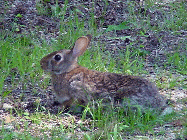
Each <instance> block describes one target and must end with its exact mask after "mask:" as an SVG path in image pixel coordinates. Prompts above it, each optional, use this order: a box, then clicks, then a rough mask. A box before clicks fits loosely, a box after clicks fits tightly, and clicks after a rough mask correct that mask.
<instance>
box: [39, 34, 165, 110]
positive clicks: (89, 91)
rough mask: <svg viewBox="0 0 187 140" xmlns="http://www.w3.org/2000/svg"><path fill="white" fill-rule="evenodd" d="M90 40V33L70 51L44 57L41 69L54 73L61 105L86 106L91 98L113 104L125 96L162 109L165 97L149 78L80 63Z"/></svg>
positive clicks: (134, 103)
mask: <svg viewBox="0 0 187 140" xmlns="http://www.w3.org/2000/svg"><path fill="white" fill-rule="evenodd" d="M90 41H91V35H87V36H82V37H80V38H78V39H77V41H76V42H75V45H74V47H73V48H72V49H71V50H59V51H55V52H53V53H51V54H49V55H47V56H45V57H44V58H42V60H41V62H40V64H41V67H42V69H44V70H46V71H49V72H50V73H51V75H52V83H53V86H54V90H55V92H56V98H57V100H58V102H59V103H60V104H62V105H63V106H65V107H69V106H71V105H72V104H74V102H75V101H76V103H78V104H82V105H86V104H87V103H88V102H89V101H90V100H91V101H92V100H97V99H103V101H104V102H105V101H108V100H110V101H112V102H113V103H114V104H118V103H122V101H124V98H127V99H129V101H130V104H132V105H140V106H142V107H143V108H144V107H151V108H161V107H163V106H164V104H165V100H164V99H163V97H162V96H161V95H160V94H159V93H158V90H157V88H156V86H155V85H153V84H152V83H151V82H149V81H148V80H146V79H143V78H141V77H137V76H131V75H121V74H116V73H107V72H99V71H94V70H89V69H87V68H85V67H82V66H79V65H78V64H77V58H78V57H79V56H80V55H82V54H83V53H84V52H85V51H86V49H87V47H88V45H89V43H90Z"/></svg>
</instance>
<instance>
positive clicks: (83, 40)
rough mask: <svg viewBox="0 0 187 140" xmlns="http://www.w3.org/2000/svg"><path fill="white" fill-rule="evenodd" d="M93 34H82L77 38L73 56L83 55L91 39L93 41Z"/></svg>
mask: <svg viewBox="0 0 187 140" xmlns="http://www.w3.org/2000/svg"><path fill="white" fill-rule="evenodd" d="M91 38H92V36H91V35H87V36H82V37H80V38H78V39H77V41H76V42H75V46H74V47H73V49H72V56H73V57H79V56H81V55H82V54H83V53H84V52H85V51H86V49H87V47H88V45H89V43H90V41H91Z"/></svg>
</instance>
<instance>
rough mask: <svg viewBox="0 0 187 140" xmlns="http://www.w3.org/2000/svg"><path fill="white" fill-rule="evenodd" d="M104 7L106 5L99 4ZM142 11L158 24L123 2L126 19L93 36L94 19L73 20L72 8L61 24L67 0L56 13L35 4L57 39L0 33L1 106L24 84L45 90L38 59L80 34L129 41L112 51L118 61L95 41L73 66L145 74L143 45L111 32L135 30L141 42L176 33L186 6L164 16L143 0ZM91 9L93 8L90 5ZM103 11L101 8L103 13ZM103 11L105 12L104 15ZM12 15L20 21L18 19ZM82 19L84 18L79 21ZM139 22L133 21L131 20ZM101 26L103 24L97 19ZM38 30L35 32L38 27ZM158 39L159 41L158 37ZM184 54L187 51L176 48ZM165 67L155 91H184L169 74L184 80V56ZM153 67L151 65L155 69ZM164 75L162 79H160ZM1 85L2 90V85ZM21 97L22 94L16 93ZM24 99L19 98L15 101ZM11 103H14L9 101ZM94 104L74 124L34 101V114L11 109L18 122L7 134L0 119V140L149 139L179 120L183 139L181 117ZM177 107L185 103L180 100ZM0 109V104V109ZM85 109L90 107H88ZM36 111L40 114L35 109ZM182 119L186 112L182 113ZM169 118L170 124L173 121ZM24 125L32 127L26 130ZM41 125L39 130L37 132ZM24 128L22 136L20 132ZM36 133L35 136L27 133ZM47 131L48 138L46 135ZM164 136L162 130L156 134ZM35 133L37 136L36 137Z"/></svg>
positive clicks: (176, 56)
mask: <svg viewBox="0 0 187 140" xmlns="http://www.w3.org/2000/svg"><path fill="white" fill-rule="evenodd" d="M105 2H106V4H108V3H107V1H105ZM146 4H147V5H146V6H145V10H148V8H153V9H155V7H156V8H160V9H161V12H162V13H163V18H162V22H160V21H159V20H158V25H154V26H152V25H151V19H150V17H149V16H146V15H145V13H144V14H142V13H141V12H140V11H138V13H137V12H136V11H135V10H134V8H133V7H135V6H134V3H133V2H129V7H128V11H129V17H128V18H127V21H124V22H122V23H121V24H119V25H110V26H108V28H107V29H106V30H105V31H102V32H101V31H98V30H97V27H96V25H95V17H94V16H95V15H94V13H90V18H89V21H86V20H84V18H83V20H81V19H79V17H78V13H79V14H80V12H81V11H79V10H78V9H74V10H73V11H71V12H70V16H69V17H68V19H65V16H64V15H65V13H66V10H67V8H68V6H69V5H68V1H67V0H65V5H64V7H63V8H60V7H59V5H58V4H57V3H56V5H53V6H52V5H51V7H48V6H47V1H42V0H41V1H38V2H37V7H36V8H37V11H38V14H41V15H48V16H51V17H58V18H60V20H61V21H60V29H59V30H60V35H59V37H58V38H51V40H49V41H48V42H47V41H46V40H45V39H44V38H40V39H41V40H39V39H38V38H37V37H36V33H35V32H32V33H31V34H30V35H26V34H22V35H19V34H17V35H14V33H12V32H7V31H6V32H5V31H3V32H1V34H0V37H1V38H2V40H0V69H1V71H0V75H1V78H0V95H1V98H2V99H1V104H2V103H3V100H4V99H6V98H9V97H11V92H12V90H14V89H15V88H17V87H18V86H20V85H21V86H22V88H23V89H24V88H25V89H26V88H27V85H28V84H31V85H32V87H33V89H32V92H31V94H38V91H37V89H36V88H35V86H36V85H39V87H40V88H42V89H43V90H45V89H46V88H47V87H48V85H49V81H50V78H49V76H46V75H44V72H43V70H42V69H41V68H40V63H39V62H40V60H41V58H42V57H43V56H45V55H47V54H48V53H51V52H53V51H56V50H60V49H71V47H72V46H73V44H74V42H75V40H76V39H77V38H78V37H80V36H82V35H86V34H92V35H93V37H97V36H99V35H102V34H106V35H107V34H109V33H110V32H112V31H114V37H113V38H110V39H121V40H125V39H126V38H130V39H132V42H133V43H131V44H129V45H128V46H126V48H125V49H123V50H118V52H117V53H118V54H119V55H118V56H114V54H113V53H112V52H109V51H105V49H106V46H105V44H102V43H103V42H100V41H98V42H97V44H96V45H95V44H91V45H90V48H89V49H88V50H87V51H86V52H85V53H84V55H82V56H81V57H80V58H79V64H80V65H82V66H85V67H88V68H89V69H94V70H98V71H104V72H115V73H123V74H133V75H142V74H147V72H146V70H145V69H144V65H145V63H146V56H147V55H149V52H148V51H146V50H142V48H144V46H143V45H140V46H136V40H133V38H132V37H131V36H124V37H121V38H119V37H116V36H115V33H116V31H117V30H124V29H131V28H138V29H140V32H139V33H138V34H137V35H139V36H144V37H146V34H145V33H146V32H147V31H149V30H152V31H155V32H159V31H162V30H165V31H172V33H174V34H175V33H177V31H178V30H185V29H186V27H187V24H186V23H187V14H186V3H185V1H182V2H179V3H177V4H175V3H174V4H170V5H169V6H170V7H171V9H169V10H168V11H164V10H163V9H162V7H157V6H155V5H154V4H153V2H152V1H146ZM93 6H94V5H93ZM105 10H106V9H105ZM104 12H105V11H104ZM17 16H21V15H20V14H18V15H17ZM85 19H86V17H85ZM137 19H139V21H137ZM100 20H101V21H100V22H101V23H103V19H100ZM13 25H14V26H13V27H12V28H13V29H14V30H16V27H17V26H18V25H17V23H15V24H13ZM38 29H40V27H38ZM159 39H160V38H159ZM180 47H183V48H184V49H186V47H187V46H179V48H180ZM167 66H172V68H173V69H172V70H171V71H169V74H168V72H163V71H160V72H158V73H157V76H158V78H157V79H158V80H157V81H156V82H157V86H158V87H159V88H161V89H173V88H175V87H183V88H186V85H185V80H186V79H184V78H183V79H182V80H180V79H178V78H176V77H173V75H172V74H171V73H170V72H173V71H174V72H176V73H179V74H181V75H186V74H187V73H186V71H187V56H186V54H183V53H182V52H181V51H180V49H178V50H176V51H175V52H173V53H172V54H167V60H166V62H165V64H164V67H161V68H160V69H164V68H166V67H167ZM155 68H157V66H155ZM163 76H165V78H166V80H162V82H161V80H160V79H161V78H162V77H163ZM7 78H9V79H11V82H7ZM5 85H6V86H5ZM20 94H22V93H20ZM23 96H24V94H23V95H21V96H20V98H22V97H23ZM15 102H16V100H15ZM97 103H98V105H97V107H95V106H94V105H90V106H87V107H85V110H84V111H83V113H82V114H81V115H80V122H79V123H77V122H75V120H74V118H73V117H74V116H71V114H70V113H69V114H68V113H67V114H64V113H61V112H59V114H56V115H54V114H51V113H46V112H47V110H45V108H44V107H42V106H40V104H39V102H38V101H37V100H36V103H35V104H36V110H35V113H28V112H26V111H25V110H19V109H15V110H14V113H12V111H11V110H7V111H8V112H9V113H10V115H11V117H13V118H16V117H15V116H18V117H19V118H20V120H19V121H21V122H22V124H20V123H19V121H13V122H12V124H13V126H14V129H9V128H7V126H8V125H9V124H11V122H10V123H6V122H5V121H4V120H1V121H0V123H1V125H2V127H1V128H0V139H40V138H41V139H47V138H50V139H68V138H71V139H78V138H77V137H80V136H81V137H82V139H85V140H92V139H115V140H117V139H123V138H124V137H125V136H126V135H133V134H135V133H137V132H138V133H139V134H142V135H145V134H146V133H149V134H151V135H153V136H154V135H155V136H156V134H155V133H154V130H153V128H154V127H157V126H162V125H164V124H166V123H170V122H171V121H174V120H175V119H178V118H180V119H182V120H183V122H182V125H183V126H184V132H183V135H179V136H178V137H179V138H186V137H187V124H186V121H187V120H186V114H185V115H183V116H181V115H179V113H172V114H170V115H166V116H160V115H158V114H157V112H152V111H149V110H147V111H145V112H144V113H143V112H142V111H140V110H137V111H133V110H131V109H130V107H129V108H128V107H127V108H125V107H124V108H115V107H113V106H109V107H108V108H106V107H104V106H103V105H102V104H101V102H99V101H98V102H97ZM183 103H186V101H185V100H184V101H183ZM1 104H0V105H1ZM90 104H91V103H90ZM41 108H42V109H41ZM182 113H183V114H184V113H186V111H183V112H182ZM174 118H175V119H174ZM64 119H69V120H68V121H67V122H68V125H66V126H65V125H64V123H63V122H64ZM56 120H58V121H59V124H58V125H57V126H53V127H52V128H49V127H48V125H49V124H50V123H52V122H55V121H56ZM29 123H32V124H34V125H35V126H30V125H28V124H29ZM41 124H42V126H43V128H42V129H36V128H39V127H40V125H41ZM22 128H24V131H22ZM33 129H36V134H35V135H34V134H31V133H30V132H31V131H32V130H33ZM46 132H49V136H48V135H47V134H46ZM160 133H162V134H163V135H164V133H165V131H163V132H160ZM39 134H41V136H39Z"/></svg>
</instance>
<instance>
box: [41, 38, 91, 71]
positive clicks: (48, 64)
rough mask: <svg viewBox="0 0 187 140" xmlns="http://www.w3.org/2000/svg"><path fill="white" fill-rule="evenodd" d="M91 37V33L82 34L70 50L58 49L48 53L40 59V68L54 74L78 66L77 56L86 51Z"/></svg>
mask: <svg viewBox="0 0 187 140" xmlns="http://www.w3.org/2000/svg"><path fill="white" fill-rule="evenodd" d="M91 38H92V37H91V35H87V36H82V37H80V38H78V39H77V41H76V42H75V45H74V47H73V48H72V49H71V50H60V51H55V52H52V53H50V54H48V55H47V56H45V57H44V58H42V60H41V61H40V65H41V67H42V69H43V70H46V71H49V72H51V73H54V74H62V73H65V72H70V71H71V70H73V69H75V68H76V67H78V64H77V58H78V57H79V56H80V55H82V54H83V53H84V52H85V51H86V49H87V47H88V45H89V43H90V41H91Z"/></svg>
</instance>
